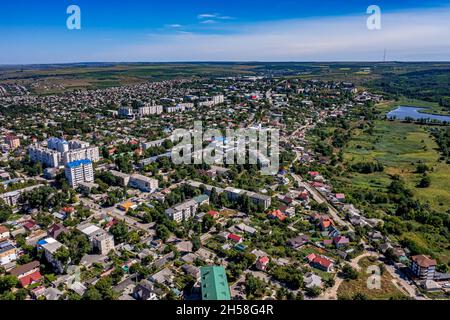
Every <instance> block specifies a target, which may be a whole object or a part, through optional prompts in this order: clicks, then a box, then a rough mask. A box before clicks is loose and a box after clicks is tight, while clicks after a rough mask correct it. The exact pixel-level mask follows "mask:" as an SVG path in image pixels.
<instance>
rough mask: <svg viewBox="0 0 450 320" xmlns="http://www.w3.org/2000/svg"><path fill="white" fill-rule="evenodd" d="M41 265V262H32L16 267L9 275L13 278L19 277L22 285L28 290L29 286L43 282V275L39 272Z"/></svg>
mask: <svg viewBox="0 0 450 320" xmlns="http://www.w3.org/2000/svg"><path fill="white" fill-rule="evenodd" d="M40 265H41V264H40V263H39V261H32V262H30V263H27V264H24V265H21V266H17V267H15V268H14V269H12V270H11V271H9V273H10V274H11V275H12V276H15V277H17V279H18V280H19V282H20V285H21V286H22V287H24V288H26V287H27V286H29V285H31V284H34V283H37V282H39V281H40V280H41V278H42V275H41V273H40V271H39V267H40Z"/></svg>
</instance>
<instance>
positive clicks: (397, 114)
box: [387, 106, 450, 122]
mask: <svg viewBox="0 0 450 320" xmlns="http://www.w3.org/2000/svg"><path fill="white" fill-rule="evenodd" d="M425 109H426V108H421V107H407V106H399V107H397V109H395V110H392V111H390V112H389V113H388V114H387V117H388V118H395V119H399V120H404V119H406V118H411V119H414V120H420V119H427V120H438V121H447V122H450V116H441V115H437V114H429V113H422V112H420V110H425Z"/></svg>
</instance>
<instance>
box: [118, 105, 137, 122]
mask: <svg viewBox="0 0 450 320" xmlns="http://www.w3.org/2000/svg"><path fill="white" fill-rule="evenodd" d="M119 117H122V118H127V119H133V118H134V111H133V108H131V107H120V108H119Z"/></svg>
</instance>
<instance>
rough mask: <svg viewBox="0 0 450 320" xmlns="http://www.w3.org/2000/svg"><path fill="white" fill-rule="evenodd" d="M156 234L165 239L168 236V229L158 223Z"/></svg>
mask: <svg viewBox="0 0 450 320" xmlns="http://www.w3.org/2000/svg"><path fill="white" fill-rule="evenodd" d="M156 235H157V236H158V237H159V238H160V239H161V240H162V241H166V240H167V239H168V238H169V236H170V231H169V229H168V228H167V227H166V226H165V225H163V224H160V225H158V226H157V227H156Z"/></svg>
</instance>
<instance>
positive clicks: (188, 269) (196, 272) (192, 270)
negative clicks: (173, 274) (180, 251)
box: [181, 264, 200, 281]
mask: <svg viewBox="0 0 450 320" xmlns="http://www.w3.org/2000/svg"><path fill="white" fill-rule="evenodd" d="M181 270H183V272H184V273H185V274H186V275H190V276H192V277H193V278H194V279H195V280H196V281H199V280H200V269H199V268H197V267H196V266H193V265H190V264H185V265H182V266H181Z"/></svg>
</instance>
